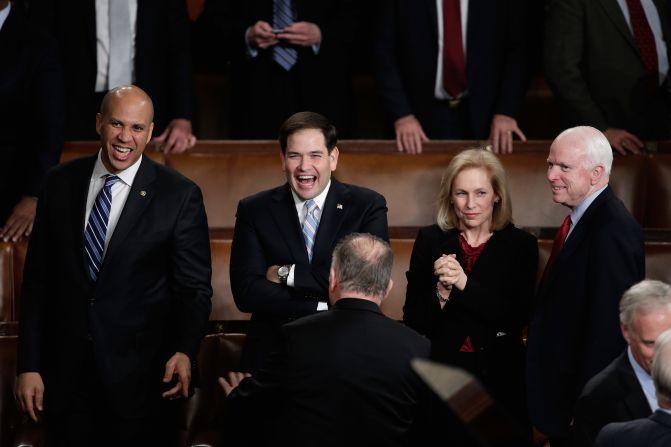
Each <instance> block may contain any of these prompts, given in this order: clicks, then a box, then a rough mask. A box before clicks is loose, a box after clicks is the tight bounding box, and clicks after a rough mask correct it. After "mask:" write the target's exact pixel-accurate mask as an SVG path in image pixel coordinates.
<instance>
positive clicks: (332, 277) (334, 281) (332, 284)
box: [329, 267, 338, 293]
mask: <svg viewBox="0 0 671 447" xmlns="http://www.w3.org/2000/svg"><path fill="white" fill-rule="evenodd" d="M336 287H338V278H337V277H336V274H335V270H333V267H331V269H330V270H329V293H330V292H334V291H335V289H336Z"/></svg>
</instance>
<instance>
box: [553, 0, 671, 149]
mask: <svg viewBox="0 0 671 447" xmlns="http://www.w3.org/2000/svg"><path fill="white" fill-rule="evenodd" d="M653 3H654V4H655V6H656V7H657V11H658V13H659V18H660V21H661V26H662V34H663V37H664V40H665V41H666V42H667V44H666V49H667V57H671V53H670V52H669V51H671V48H670V47H669V42H670V41H671V40H670V39H671V18H670V17H669V15H668V14H669V12H668V10H667V5H666V4H665V0H653ZM546 14H547V15H546V26H545V76H546V78H547V80H548V82H549V84H550V86H551V87H552V90H553V92H554V94H555V96H556V97H557V98H558V100H559V102H560V104H561V105H562V108H563V111H564V114H565V119H566V124H567V126H575V125H589V126H593V127H596V128H597V129H601V130H604V129H606V128H608V127H616V128H622V129H626V130H628V131H630V132H632V133H634V134H635V135H637V136H638V137H639V138H643V139H657V140H662V139H664V140H665V139H668V137H669V115H670V113H671V103H670V102H669V94H668V91H667V88H668V83H667V82H665V83H664V85H663V86H661V87H659V88H653V89H650V88H649V84H648V83H647V82H646V73H645V67H644V65H643V61H642V59H641V56H640V54H639V51H638V49H637V47H636V43H635V42H634V37H633V35H632V32H631V31H630V29H629V26H628V25H627V22H626V21H625V18H624V14H623V13H622V9H620V6H619V5H618V2H617V0H550V2H549V6H548V9H547V13H546Z"/></svg>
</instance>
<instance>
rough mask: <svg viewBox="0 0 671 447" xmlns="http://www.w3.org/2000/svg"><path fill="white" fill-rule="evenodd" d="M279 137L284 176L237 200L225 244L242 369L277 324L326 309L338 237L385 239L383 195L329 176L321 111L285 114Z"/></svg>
mask: <svg viewBox="0 0 671 447" xmlns="http://www.w3.org/2000/svg"><path fill="white" fill-rule="evenodd" d="M279 141H280V147H281V153H280V159H281V160H282V166H283V169H284V172H285V174H286V177H287V183H286V184H284V185H282V186H279V187H277V188H274V189H271V190H268V191H263V192H260V193H258V194H255V195H253V196H251V197H247V198H245V199H242V200H241V201H240V203H239V204H238V210H237V218H236V222H235V231H234V235H233V245H232V248H231V264H230V275H231V289H232V292H233V298H234V299H235V304H236V305H237V306H238V308H239V309H240V310H241V311H243V312H252V313H253V315H252V319H251V321H250V325H249V330H248V332H247V338H246V340H245V346H244V349H243V351H242V360H241V361H242V368H243V370H245V371H250V372H255V371H256V370H258V368H259V366H261V365H262V363H263V362H264V361H265V359H266V357H267V356H268V354H269V353H270V352H271V351H272V350H273V347H274V345H275V344H276V340H277V338H278V337H279V335H280V333H279V329H280V327H281V326H282V324H284V323H287V322H289V321H291V320H293V319H295V318H296V317H300V316H303V315H309V314H312V313H315V312H317V311H318V310H325V309H326V308H327V301H328V295H327V287H328V272H329V267H330V265H331V253H332V251H333V247H335V244H336V243H337V242H338V240H339V239H340V238H342V237H343V236H345V235H347V234H349V233H353V232H366V233H371V234H373V235H376V236H378V237H380V238H382V239H385V240H387V239H388V228H387V205H386V201H385V199H384V197H382V196H381V195H380V194H378V193H376V192H374V191H371V190H369V189H365V188H361V187H358V186H353V185H347V184H344V183H340V182H338V181H337V180H336V179H335V178H332V177H331V173H332V172H333V171H335V170H336V166H337V164H338V148H337V147H336V142H337V138H336V129H335V127H334V126H333V125H332V124H331V123H330V122H329V121H328V120H327V119H326V118H325V117H324V116H322V115H319V114H317V113H313V112H299V113H296V114H294V115H292V116H291V117H289V119H287V120H286V121H285V122H284V124H283V125H282V127H281V129H280V138H279Z"/></svg>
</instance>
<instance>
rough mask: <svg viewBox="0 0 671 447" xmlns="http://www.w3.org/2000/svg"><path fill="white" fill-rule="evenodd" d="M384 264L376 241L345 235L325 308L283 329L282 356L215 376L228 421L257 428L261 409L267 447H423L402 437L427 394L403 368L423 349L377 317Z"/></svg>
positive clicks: (386, 274)
mask: <svg viewBox="0 0 671 447" xmlns="http://www.w3.org/2000/svg"><path fill="white" fill-rule="evenodd" d="M392 263H393V253H392V251H391V248H390V247H389V244H388V243H386V242H385V241H383V240H382V239H380V238H377V237H375V236H372V235H370V234H358V233H354V234H349V235H348V236H345V237H344V238H343V239H342V240H341V241H340V242H339V243H338V244H337V246H336V248H335V249H334V251H333V264H332V266H331V268H330V272H329V286H328V293H329V299H330V302H331V304H332V308H331V309H330V310H329V311H327V312H323V313H321V314H317V315H312V316H308V317H305V318H301V319H299V320H296V321H294V322H292V323H289V324H287V325H285V326H283V328H282V331H281V338H282V344H280V345H279V346H280V349H279V350H278V351H276V352H275V353H274V355H273V357H272V360H271V361H270V362H268V364H267V367H266V368H264V369H262V370H261V371H259V372H258V374H255V375H254V376H253V377H251V378H246V379H244V380H241V379H242V378H243V375H242V374H241V373H231V374H229V376H228V380H226V379H224V378H220V379H219V380H220V383H221V385H222V387H223V388H224V391H225V392H226V394H227V396H228V400H227V403H228V404H229V405H230V407H229V409H230V410H231V412H232V414H235V415H236V417H237V418H240V419H243V420H244V419H245V418H247V420H249V419H253V421H254V422H253V423H252V425H255V426H257V427H258V424H259V423H262V422H263V421H262V420H260V418H259V417H258V415H259V412H261V411H262V412H264V414H265V412H268V413H269V414H270V417H271V418H272V419H271V420H270V421H267V422H268V425H269V427H270V428H269V429H268V431H267V432H266V433H265V435H266V436H267V439H268V440H269V441H271V443H269V445H314V444H315V443H318V444H320V445H328V446H344V445H352V444H354V445H379V446H382V445H384V446H394V445H423V444H419V443H413V442H412V441H413V439H412V438H411V437H410V434H411V432H412V430H411V429H412V428H413V426H414V424H416V423H418V422H419V421H422V420H423V419H419V417H420V414H422V416H426V408H427V407H426V406H427V405H428V396H429V394H428V393H427V392H428V389H427V388H425V387H424V386H423V385H422V383H421V380H420V379H419V377H418V376H417V375H415V373H414V372H413V371H412V368H411V366H410V361H411V360H412V359H413V358H426V357H427V356H428V355H429V348H430V346H429V341H428V340H427V339H426V338H424V337H422V336H421V335H419V334H418V333H416V332H415V331H414V330H412V329H410V328H407V327H405V326H403V325H402V324H400V323H399V322H396V321H393V320H391V319H389V318H388V317H386V316H385V315H384V314H382V311H381V310H380V303H381V302H382V300H383V299H384V298H386V297H387V295H388V294H389V291H390V290H391V288H392V286H393V281H392V280H391V269H392ZM269 407H271V408H272V410H269Z"/></svg>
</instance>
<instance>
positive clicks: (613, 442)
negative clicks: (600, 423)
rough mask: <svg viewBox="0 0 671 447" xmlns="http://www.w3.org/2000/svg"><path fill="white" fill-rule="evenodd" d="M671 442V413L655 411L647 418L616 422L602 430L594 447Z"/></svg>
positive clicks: (652, 446)
mask: <svg viewBox="0 0 671 447" xmlns="http://www.w3.org/2000/svg"><path fill="white" fill-rule="evenodd" d="M669 444H671V415H670V414H668V413H665V412H664V411H662V410H657V411H655V412H654V413H653V414H652V416H650V417H648V418H646V419H637V420H635V421H629V422H614V423H612V424H608V425H607V426H605V427H604V428H603V430H601V432H600V433H599V436H598V437H597V438H596V442H595V443H594V447H629V446H632V445H639V446H645V447H666V446H668V445H669Z"/></svg>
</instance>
